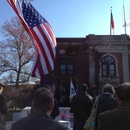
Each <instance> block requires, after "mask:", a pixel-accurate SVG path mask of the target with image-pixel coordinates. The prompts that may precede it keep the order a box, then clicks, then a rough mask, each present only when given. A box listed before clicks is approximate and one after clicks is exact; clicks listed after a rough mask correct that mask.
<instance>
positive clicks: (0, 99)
mask: <svg viewBox="0 0 130 130" xmlns="http://www.w3.org/2000/svg"><path fill="white" fill-rule="evenodd" d="M7 111H8V107H7V105H6V98H5V96H4V95H2V94H0V130H6V124H5V119H4V114H6V113H7Z"/></svg>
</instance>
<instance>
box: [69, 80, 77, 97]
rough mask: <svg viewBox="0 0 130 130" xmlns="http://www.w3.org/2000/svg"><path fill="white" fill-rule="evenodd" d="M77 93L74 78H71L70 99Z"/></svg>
mask: <svg viewBox="0 0 130 130" xmlns="http://www.w3.org/2000/svg"><path fill="white" fill-rule="evenodd" d="M74 95H76V91H75V88H74V85H73V83H72V79H71V80H70V99H71V98H72V97H73V96H74Z"/></svg>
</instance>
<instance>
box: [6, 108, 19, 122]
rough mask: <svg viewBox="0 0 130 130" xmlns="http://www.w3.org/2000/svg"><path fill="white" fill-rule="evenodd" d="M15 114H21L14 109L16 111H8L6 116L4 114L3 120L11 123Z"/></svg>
mask: <svg viewBox="0 0 130 130" xmlns="http://www.w3.org/2000/svg"><path fill="white" fill-rule="evenodd" d="M16 112H21V110H20V109H16V110H12V109H9V110H8V112H7V114H5V116H4V117H5V120H6V121H12V120H13V113H16Z"/></svg>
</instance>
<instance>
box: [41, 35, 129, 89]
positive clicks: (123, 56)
mask: <svg viewBox="0 0 130 130" xmlns="http://www.w3.org/2000/svg"><path fill="white" fill-rule="evenodd" d="M56 40H57V51H56V52H57V54H56V61H55V68H54V71H53V72H52V73H50V74H49V76H48V77H49V78H48V79H50V80H51V81H52V80H55V82H56V83H57V84H62V83H63V82H64V83H66V84H67V83H68V84H69V82H70V79H72V81H73V83H74V85H75V86H76V85H80V84H82V83H86V84H88V85H89V87H92V86H93V85H96V86H97V88H98V89H99V90H100V89H101V88H102V86H103V85H104V84H106V83H110V84H112V85H114V86H116V85H118V84H120V83H123V82H130V37H129V36H128V35H124V34H122V35H111V36H110V35H94V34H90V35H87V36H86V37H85V38H57V39H56ZM50 80H49V81H50ZM42 82H44V81H42Z"/></svg>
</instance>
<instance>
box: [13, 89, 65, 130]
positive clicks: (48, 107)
mask: <svg viewBox="0 0 130 130" xmlns="http://www.w3.org/2000/svg"><path fill="white" fill-rule="evenodd" d="M53 106H54V98H53V94H52V93H51V91H50V90H48V89H46V88H44V87H43V88H39V89H37V90H36V92H35V94H34V98H33V101H32V108H33V109H32V113H31V115H30V116H28V117H24V118H22V119H20V120H17V121H16V122H14V123H13V125H12V128H11V130H67V126H64V125H62V124H60V123H59V122H57V121H55V120H53V119H52V118H51V117H50V114H51V111H52V109H53Z"/></svg>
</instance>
